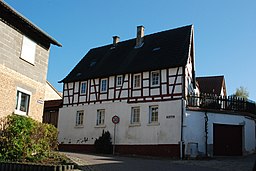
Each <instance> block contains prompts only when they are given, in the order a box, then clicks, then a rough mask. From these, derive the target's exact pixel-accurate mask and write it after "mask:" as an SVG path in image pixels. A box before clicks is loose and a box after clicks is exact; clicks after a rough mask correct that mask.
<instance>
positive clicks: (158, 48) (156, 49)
mask: <svg viewBox="0 0 256 171" xmlns="http://www.w3.org/2000/svg"><path fill="white" fill-rule="evenodd" d="M158 50H160V47H157V48H154V49H153V50H152V51H153V52H154V51H158Z"/></svg>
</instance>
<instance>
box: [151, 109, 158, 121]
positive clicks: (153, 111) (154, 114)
mask: <svg viewBox="0 0 256 171" xmlns="http://www.w3.org/2000/svg"><path fill="white" fill-rule="evenodd" d="M155 122H158V106H150V107H149V123H155Z"/></svg>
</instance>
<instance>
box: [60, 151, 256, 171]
mask: <svg viewBox="0 0 256 171" xmlns="http://www.w3.org/2000/svg"><path fill="white" fill-rule="evenodd" d="M65 154H66V155H67V156H68V157H69V158H70V159H71V160H73V161H74V162H75V163H77V164H78V166H79V169H81V170H85V171H105V170H130V169H131V168H133V166H131V165H132V164H135V165H138V163H139V165H140V166H135V165H134V169H133V170H158V171H161V170H195V171H201V170H202V171H204V170H208V171H252V168H253V165H254V161H255V160H256V154H252V155H248V156H239V157H215V158H212V159H209V160H173V159H166V158H143V157H122V156H103V155H101V156H99V155H89V154H79V153H65ZM155 165H158V166H155ZM151 168H152V169H151Z"/></svg>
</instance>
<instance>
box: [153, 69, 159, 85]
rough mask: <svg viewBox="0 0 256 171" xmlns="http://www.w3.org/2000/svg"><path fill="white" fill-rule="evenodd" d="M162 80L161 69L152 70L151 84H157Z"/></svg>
mask: <svg viewBox="0 0 256 171" xmlns="http://www.w3.org/2000/svg"><path fill="white" fill-rule="evenodd" d="M159 82H160V74H159V71H153V72H151V85H152V86H157V85H159Z"/></svg>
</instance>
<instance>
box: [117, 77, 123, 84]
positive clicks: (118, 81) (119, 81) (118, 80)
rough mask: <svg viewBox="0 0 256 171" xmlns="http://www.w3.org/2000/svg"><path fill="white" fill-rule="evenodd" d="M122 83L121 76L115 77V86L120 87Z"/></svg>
mask: <svg viewBox="0 0 256 171" xmlns="http://www.w3.org/2000/svg"><path fill="white" fill-rule="evenodd" d="M122 82H123V76H122V75H118V76H117V77H116V86H121V85H122Z"/></svg>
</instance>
